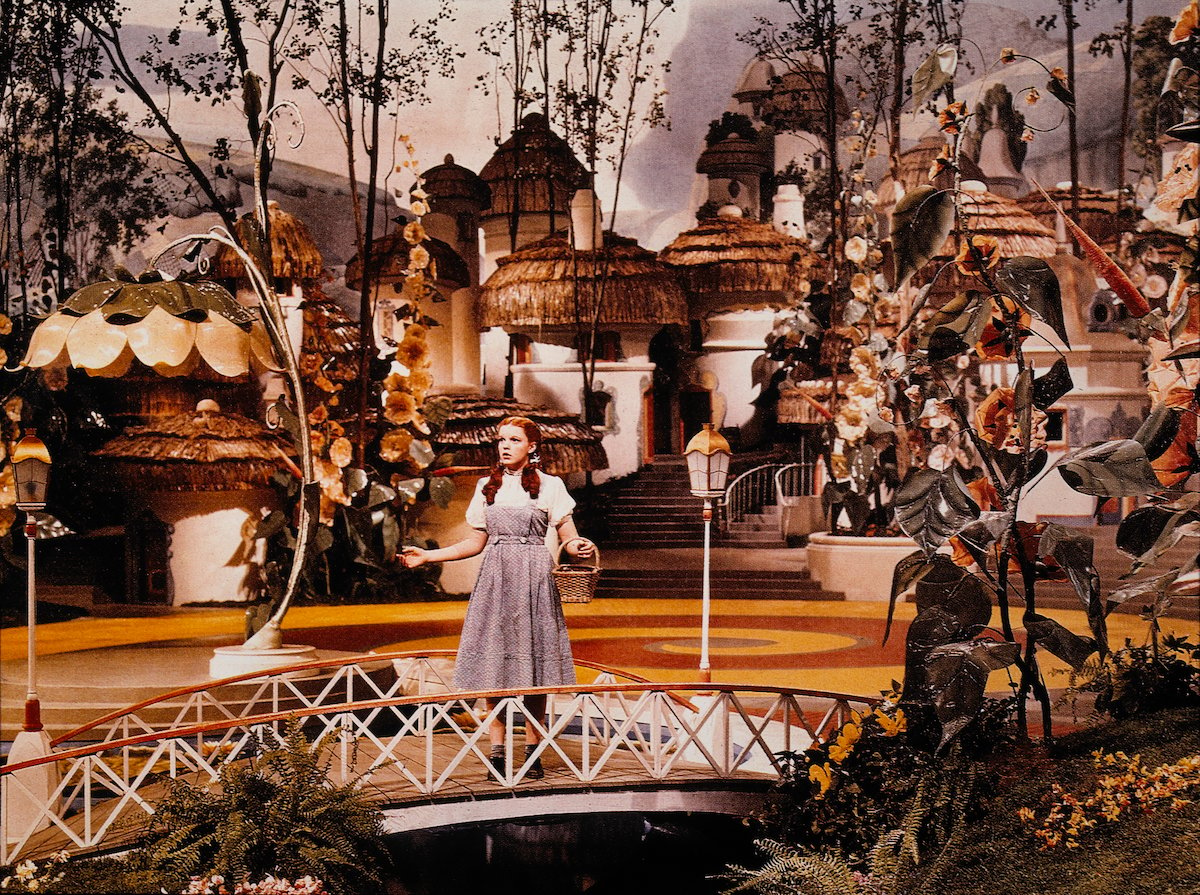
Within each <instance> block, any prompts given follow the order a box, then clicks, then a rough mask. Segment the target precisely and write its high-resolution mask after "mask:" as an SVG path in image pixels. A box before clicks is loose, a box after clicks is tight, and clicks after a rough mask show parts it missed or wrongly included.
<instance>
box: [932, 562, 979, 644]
mask: <svg viewBox="0 0 1200 895" xmlns="http://www.w3.org/2000/svg"><path fill="white" fill-rule="evenodd" d="M929 560H930V565H931V567H932V568H931V569H930V571H929V572H927V573H926V574H925V575H923V576H922V577H921V579H920V580H919V581H918V582H917V585H916V592H915V594H914V595H913V602H914V603H916V606H917V611H918V612H923V611H925V610H926V609H929V608H932V607H937V608H939V609H942V610H943V611H945V612H948V613H950V615H952V616H953V617H954V619H955V621H956V622H957V623H958V626H959V634H960V636H961V637H974V636H976V635H977V634H979V633H980V631H982V630H983V629H984V628H986V627H987V626H988V624H990V622H991V619H992V601H991V600H990V599H989V598H988V595H987V591H985V590H984V587H983V583H982V582H981V581H980V580H979V579H978V578H976V577H975V576H974V575H972V574H971V573H970V572H968V571H966V569H963V568H962V567H961V566H959V565H957V564H955V562H954V561H953V560H952V559H951V558H950V557H949V556H946V555H945V554H942V553H935V554H934V555H933V556H931V557H930V558H929Z"/></svg>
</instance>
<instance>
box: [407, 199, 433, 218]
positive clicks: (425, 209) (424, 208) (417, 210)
mask: <svg viewBox="0 0 1200 895" xmlns="http://www.w3.org/2000/svg"><path fill="white" fill-rule="evenodd" d="M408 208H409V211H411V212H412V213H413V214H415V215H416V216H417V217H422V216H423V215H427V214H429V203H428V202H425V201H422V200H421V199H418V200H416V201H415V202H413V203H412V204H411V205H409V206H408Z"/></svg>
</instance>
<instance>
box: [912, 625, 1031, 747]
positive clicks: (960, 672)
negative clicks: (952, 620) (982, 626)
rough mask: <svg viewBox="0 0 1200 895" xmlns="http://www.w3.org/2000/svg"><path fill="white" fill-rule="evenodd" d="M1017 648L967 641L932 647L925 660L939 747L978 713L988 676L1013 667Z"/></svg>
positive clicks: (1018, 651) (1018, 650)
mask: <svg viewBox="0 0 1200 895" xmlns="http://www.w3.org/2000/svg"><path fill="white" fill-rule="evenodd" d="M1020 650H1021V648H1020V645H1019V644H1016V643H1009V642H1007V641H1003V642H1001V641H995V640H968V641H964V642H961V643H948V644H945V645H944V646H938V647H935V648H934V649H933V650H931V651H930V653H929V655H928V657H927V659H926V669H927V672H928V685H929V689H930V691H931V692H932V694H933V707H934V712H935V714H936V715H937V719H938V721H939V722H940V723H941V725H942V736H941V743H940V746H945V745H946V744H947V743H948V742H950V740H952V739H954V737H956V736H957V735H958V734H959V733H961V732H962V730H963V728H965V727H966V726H967V725H968V724H970V723H971V721H972V719H974V718H975V717H976V715H978V713H979V709H980V708H981V707H982V705H983V697H984V692H985V691H986V689H987V682H988V676H989V675H990V674H991V673H992V672H993V671H999V670H1001V669H1003V668H1007V667H1008V666H1009V665H1012V664H1013V663H1015V662H1016V661H1017V659H1018V658H1019V657H1020V654H1021V653H1020Z"/></svg>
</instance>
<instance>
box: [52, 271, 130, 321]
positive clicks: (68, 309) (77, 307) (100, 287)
mask: <svg viewBox="0 0 1200 895" xmlns="http://www.w3.org/2000/svg"><path fill="white" fill-rule="evenodd" d="M126 285H127V283H125V282H123V281H121V280H105V281H104V282H102V283H91V284H90V285H87V286H84V287H83V288H82V289H79V290H77V291H75V292H74V293H72V295H71V297H70V298H68V299H67V300H66V301H64V302H63V304H62V308H61V309H60V310H62V311H64V312H65V313H67V314H71V315H74V316H78V317H82V316H83V315H84V314H90V313H91V312H92V311H94V310H96V309H97V308H99V307H101V306H102V305H103V304H104V303H105V302H106V301H108V300H109V299H110V298H112V297H113V295H115V294H116V293H117V292H119V291H121V289H123V288H124V287H125V286H126Z"/></svg>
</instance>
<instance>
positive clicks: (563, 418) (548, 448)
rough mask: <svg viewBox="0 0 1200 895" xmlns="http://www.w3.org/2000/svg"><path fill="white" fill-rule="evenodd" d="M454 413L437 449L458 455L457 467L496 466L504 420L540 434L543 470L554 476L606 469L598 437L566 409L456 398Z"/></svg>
mask: <svg viewBox="0 0 1200 895" xmlns="http://www.w3.org/2000/svg"><path fill="white" fill-rule="evenodd" d="M450 397H451V400H453V402H454V409H453V411H452V412H451V414H450V418H449V420H447V421H446V425H445V426H444V427H443V428H442V430H441V432H439V433H438V436H437V441H436V446H437V449H438V450H439V451H441V452H448V453H452V454H454V464H455V465H456V466H492V465H494V464H495V462H496V439H497V438H498V437H499V432H498V428H499V425H500V421H501V420H503V419H504V418H505V417H507V416H525V417H529V419H531V420H533V421H534V422H535V423H537V424H538V426H540V427H541V430H542V445H541V455H542V468H543V469H544V470H545V471H546V472H549V473H551V474H552V475H566V474H567V473H569V472H587V471H588V470H597V469H608V455H607V454H606V453H605V452H604V446H603V445H602V444H601V443H600V440H601V436H600V433H599V432H597V431H596V430H595V429H593V428H592V427H591V426H585V425H583V424H582V423H580V422H579V417H578V416H576V415H575V414H573V413H567V412H566V411H563V410H552V409H550V408H549V407H536V406H534V405H532V404H523V403H521V402H520V401H516V400H513V399H512V398H501V397H492V396H488V395H452V396H450Z"/></svg>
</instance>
